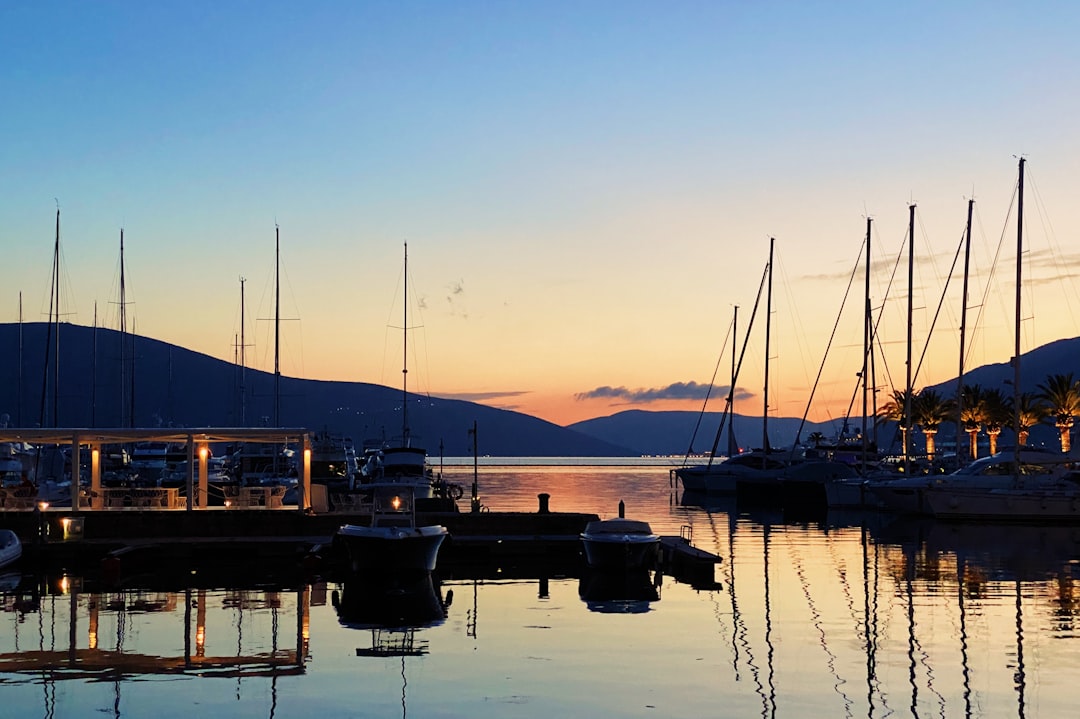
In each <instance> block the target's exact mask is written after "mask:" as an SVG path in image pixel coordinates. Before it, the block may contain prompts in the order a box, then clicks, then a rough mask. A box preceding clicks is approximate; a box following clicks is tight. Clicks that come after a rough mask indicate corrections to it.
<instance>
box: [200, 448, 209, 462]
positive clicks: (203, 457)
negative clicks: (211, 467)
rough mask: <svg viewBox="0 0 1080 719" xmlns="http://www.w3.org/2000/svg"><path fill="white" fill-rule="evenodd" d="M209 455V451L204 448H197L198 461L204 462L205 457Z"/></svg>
mask: <svg viewBox="0 0 1080 719" xmlns="http://www.w3.org/2000/svg"><path fill="white" fill-rule="evenodd" d="M209 454H210V450H209V449H208V448H206V447H199V459H201V460H204V461H205V460H206V457H207V455H209Z"/></svg>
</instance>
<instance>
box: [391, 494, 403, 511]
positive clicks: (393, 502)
mask: <svg viewBox="0 0 1080 719" xmlns="http://www.w3.org/2000/svg"><path fill="white" fill-rule="evenodd" d="M390 504H391V505H392V506H393V507H394V509H395V510H397V509H401V497H394V498H393V499H392V500H390Z"/></svg>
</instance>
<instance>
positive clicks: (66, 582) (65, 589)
mask: <svg viewBox="0 0 1080 719" xmlns="http://www.w3.org/2000/svg"><path fill="white" fill-rule="evenodd" d="M70 592H71V580H70V579H68V578H67V575H64V576H63V577H60V593H61V594H68V593H70Z"/></svg>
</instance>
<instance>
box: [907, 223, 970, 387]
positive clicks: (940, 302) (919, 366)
mask: <svg viewBox="0 0 1080 719" xmlns="http://www.w3.org/2000/svg"><path fill="white" fill-rule="evenodd" d="M965 234H966V233H965V232H961V233H960V243H959V244H957V246H956V254H954V255H953V261H952V265H951V266H950V267H949V274H948V275H947V276H946V277H945V286H944V287H942V288H941V297H940V299H938V306H937V309H936V310H935V311H934V318H933V319H932V320H931V321H930V330H929V331H928V332H927V334H926V341H925V342H924V343H923V348H922V354H920V355H919V361H918V363H917V364H916V365H915V372H914V374H912V375H911V383H912V386H914V385H915V380H916V379H917V378H918V376H919V370H921V369H922V364H923V360H924V359H926V350H927V349H928V348H929V347H930V338H931V337H933V336H934V328H935V327H936V326H937V321H938V316H939V315H940V314H941V307H942V305H944V304H945V293H946V292H948V291H949V280H951V279H952V276H953V273H954V272H955V271H956V263H957V262H958V261H959V260H960V251H961V250H963V249H964V237H965Z"/></svg>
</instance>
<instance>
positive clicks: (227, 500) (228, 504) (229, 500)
mask: <svg viewBox="0 0 1080 719" xmlns="http://www.w3.org/2000/svg"><path fill="white" fill-rule="evenodd" d="M231 506H232V500H231V499H226V500H225V507H226V509H227V508H229V507H231Z"/></svg>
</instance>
